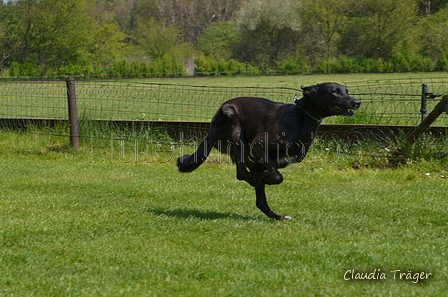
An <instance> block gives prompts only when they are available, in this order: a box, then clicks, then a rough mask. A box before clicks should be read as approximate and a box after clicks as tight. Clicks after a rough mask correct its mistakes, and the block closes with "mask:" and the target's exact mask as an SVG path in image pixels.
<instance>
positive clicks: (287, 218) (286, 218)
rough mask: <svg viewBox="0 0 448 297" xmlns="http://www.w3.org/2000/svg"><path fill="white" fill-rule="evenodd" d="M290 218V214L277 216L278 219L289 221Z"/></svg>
mask: <svg viewBox="0 0 448 297" xmlns="http://www.w3.org/2000/svg"><path fill="white" fill-rule="evenodd" d="M290 220H292V218H291V217H290V216H281V217H280V218H279V221H290Z"/></svg>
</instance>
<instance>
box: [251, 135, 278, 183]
mask: <svg viewBox="0 0 448 297" xmlns="http://www.w3.org/2000/svg"><path fill="white" fill-rule="evenodd" d="M266 145H267V143H266V144H265V146H266ZM265 146H263V145H254V146H253V152H254V153H255V155H256V156H257V158H258V160H259V162H260V163H261V164H263V167H264V168H265V169H266V170H265V171H264V174H263V182H264V183H265V184H267V185H278V184H281V183H282V182H283V175H282V174H281V173H280V172H279V171H278V170H277V166H276V165H275V164H274V161H272V158H271V157H270V156H269V152H268V150H267V148H266V147H265Z"/></svg>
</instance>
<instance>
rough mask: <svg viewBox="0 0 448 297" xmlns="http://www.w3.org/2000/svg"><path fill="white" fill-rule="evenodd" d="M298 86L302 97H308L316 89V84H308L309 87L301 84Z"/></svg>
mask: <svg viewBox="0 0 448 297" xmlns="http://www.w3.org/2000/svg"><path fill="white" fill-rule="evenodd" d="M300 88H301V89H302V92H303V97H304V98H305V97H310V96H311V94H312V93H313V92H315V91H316V86H309V87H305V86H301V87H300Z"/></svg>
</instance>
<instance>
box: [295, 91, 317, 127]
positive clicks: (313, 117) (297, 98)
mask: <svg viewBox="0 0 448 297" xmlns="http://www.w3.org/2000/svg"><path fill="white" fill-rule="evenodd" d="M292 100H294V102H295V103H296V106H297V107H298V108H300V109H301V110H302V111H303V112H304V113H305V114H306V115H307V116H309V117H310V118H312V119H313V120H315V121H316V122H318V123H319V124H320V123H322V119H318V118H316V117H315V116H312V115H310V114H309V113H308V111H306V110H305V109H304V108H303V107H302V106H300V105H299V104H297V101H299V100H300V98H299V97H297V94H294V96H292Z"/></svg>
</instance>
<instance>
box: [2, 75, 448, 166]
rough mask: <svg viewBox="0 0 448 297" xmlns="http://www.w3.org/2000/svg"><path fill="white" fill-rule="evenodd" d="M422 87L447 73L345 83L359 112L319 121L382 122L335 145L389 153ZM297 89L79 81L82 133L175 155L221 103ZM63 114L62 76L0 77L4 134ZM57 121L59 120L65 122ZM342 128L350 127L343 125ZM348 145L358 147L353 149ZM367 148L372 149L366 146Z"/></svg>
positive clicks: (36, 129)
mask: <svg viewBox="0 0 448 297" xmlns="http://www.w3.org/2000/svg"><path fill="white" fill-rule="evenodd" d="M422 84H427V92H428V93H433V94H440V95H443V94H448V78H444V77H441V78H431V79H424V80H419V79H406V80H385V81H362V82H349V83H345V85H346V86H347V87H348V89H349V91H350V94H351V95H352V96H354V97H356V98H358V99H360V100H361V101H362V107H361V109H360V110H358V111H357V112H356V116H355V117H350V118H349V117H330V118H327V119H325V120H324V123H327V124H369V125H378V126H380V125H381V129H374V130H371V131H368V130H366V129H364V130H363V131H360V130H359V129H358V130H357V128H350V129H351V130H350V131H342V132H341V133H343V134H344V133H347V132H349V133H352V135H356V137H355V139H356V141H353V137H352V139H351V140H352V141H351V142H350V143H351V144H350V145H349V146H346V147H347V148H348V149H347V150H341V148H340V147H339V148H338V150H339V152H345V153H347V154H350V149H351V150H352V152H353V149H354V148H355V147H361V146H362V145H361V144H363V143H368V144H370V145H367V146H364V147H363V154H365V155H375V156H379V157H383V156H387V150H385V149H384V147H387V146H386V145H385V144H387V143H390V142H394V141H395V140H396V139H397V138H398V137H401V136H403V135H402V134H403V133H407V132H403V130H399V129H398V130H397V129H396V127H395V126H396V125H404V126H415V125H418V124H419V123H420V121H421V118H422V114H421V98H422ZM294 93H297V94H298V95H300V94H301V91H300V89H293V88H275V87H272V88H269V87H215V86H191V85H179V84H159V83H151V82H150V81H149V80H144V79H142V80H96V81H89V80H78V81H76V97H77V107H78V116H79V119H80V137H81V138H82V139H83V141H84V142H85V143H88V145H89V146H90V147H91V149H92V152H93V151H94V150H98V151H99V149H105V148H107V150H109V151H110V154H111V155H112V156H114V157H115V156H118V157H123V158H125V159H126V158H127V157H124V156H125V155H128V154H131V155H132V156H133V157H132V158H131V159H134V160H136V159H142V157H141V156H144V155H145V154H146V155H148V154H149V151H154V150H156V151H157V150H159V151H160V152H164V153H169V152H171V153H172V152H173V150H175V149H176V148H177V149H178V148H179V147H180V146H181V145H180V144H179V141H183V142H184V143H183V144H188V145H189V146H192V147H193V146H194V145H196V144H195V143H196V142H195V141H196V140H198V139H202V138H203V137H205V135H206V133H207V129H206V128H204V127H206V126H204V125H201V123H200V122H209V121H210V120H211V118H212V117H213V115H214V113H215V112H216V110H217V108H218V107H219V106H220V105H221V104H222V103H223V102H224V101H226V100H229V99H231V98H234V97H243V96H251V97H262V98H267V99H270V100H273V101H277V102H286V103H292V102H293V101H292V96H293V94H294ZM438 102H439V99H437V98H432V99H431V98H430V99H428V101H427V110H428V113H429V112H430V111H431V110H432V108H434V106H435V105H436V104H437V103H438ZM67 118H68V107H67V88H66V82H65V80H60V81H52V80H30V81H10V80H8V81H7V80H5V81H0V125H1V129H2V130H3V131H22V132H23V131H28V132H29V131H30V127H31V129H32V131H33V132H32V133H45V134H54V135H55V136H68V129H67V128H66V122H65V121H66V120H67ZM151 121H177V122H179V123H180V124H179V125H178V126H179V127H177V128H173V127H172V125H170V126H167V125H165V126H164V125H163V124H157V125H156V124H154V122H151ZM61 122H62V123H64V124H62V126H61ZM198 122H199V123H198ZM434 125H435V126H444V127H448V116H446V115H442V116H441V117H439V119H437V120H436V122H435V123H434ZM394 127H395V128H394ZM341 129H345V130H347V127H344V128H341ZM431 133H432V132H430V134H429V135H430V136H429V138H430V139H439V140H437V141H435V140H434V141H432V140H431V141H429V142H427V143H430V144H432V143H436V144H434V146H432V147H433V148H434V151H435V150H440V147H441V149H442V150H443V146H445V147H447V145H446V135H440V133H439V132H437V133H436V134H437V135H435V134H434V135H435V136H433V135H432V134H431ZM331 135H332V134H331V133H329V134H326V135H325V137H324V138H325V139H327V140H328V141H330V142H331V141H333V140H334V139H336V138H338V139H343V138H344V137H339V136H340V135H341V134H340V133H336V134H335V135H336V136H334V135H333V136H331ZM394 139H395V140H394ZM440 139H441V140H440ZM443 141H445V143H443ZM374 142H375V143H378V146H376V147H375V148H373V146H372V145H371V144H372V143H374ZM440 142H442V144H440ZM353 143H358V145H357V146H353ZM183 144H182V145H183ZM162 146H163V147H162ZM365 147H367V148H368V147H370V151H366V148H365ZM436 147H437V148H436ZM432 151H433V150H431V154H432V153H433V152H432ZM445 151H446V150H445ZM126 152H130V153H126ZM138 156H140V158H139V157H138Z"/></svg>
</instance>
